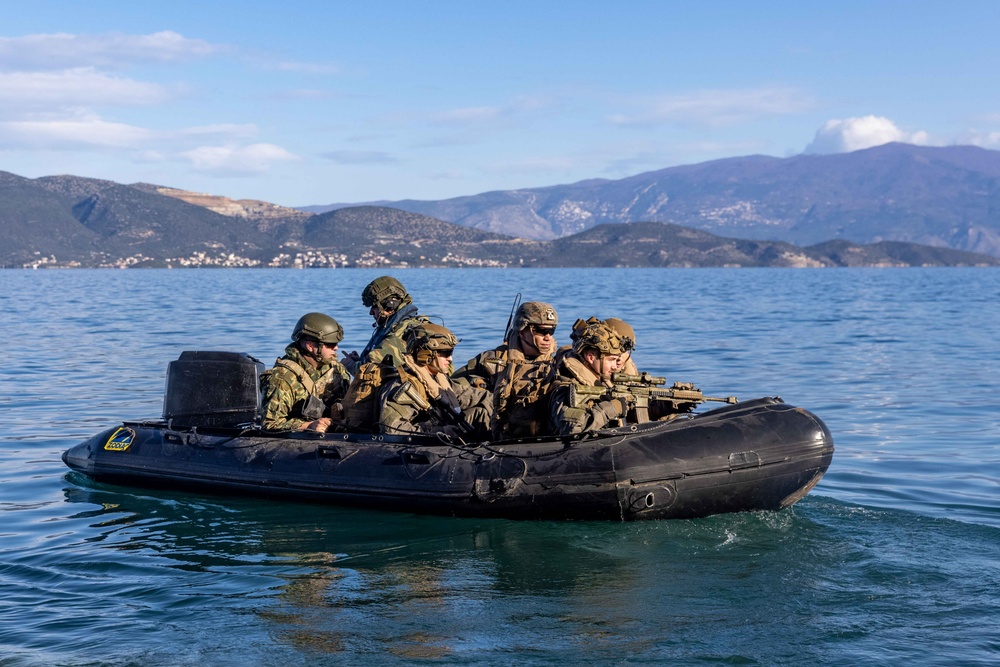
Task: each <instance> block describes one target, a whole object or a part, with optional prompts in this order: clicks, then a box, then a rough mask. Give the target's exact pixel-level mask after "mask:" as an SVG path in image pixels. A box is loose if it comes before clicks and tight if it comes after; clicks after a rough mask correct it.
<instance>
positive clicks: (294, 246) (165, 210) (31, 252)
mask: <svg viewBox="0 0 1000 667" xmlns="http://www.w3.org/2000/svg"><path fill="white" fill-rule="evenodd" d="M591 185H594V184H593V183H591ZM0 266H8V267H18V266H114V267H129V266H289V267H330V266H333V267H386V268H389V267H396V266H508V267H549V266H556V267H558V266H579V267H588V266H632V267H672V266H676V267H685V266H789V267H792V266H794V267H810V266H816V267H819V266H1000V258H996V257H989V256H985V255H978V254H974V253H969V252H964V251H959V250H954V249H950V248H941V247H930V246H922V245H917V244H912V243H905V242H882V243H876V244H871V245H859V244H855V243H851V242H848V241H846V240H843V239H840V240H832V241H826V242H824V243H821V244H818V245H813V246H810V247H799V246H796V245H793V244H791V243H788V242H784V241H767V240H759V239H758V240H754V239H745V238H744V239H739V238H727V237H724V236H719V235H716V234H712V233H710V232H707V231H704V230H699V229H692V228H690V227H683V226H678V225H674V224H669V223H658V222H634V223H630V224H610V223H609V224H602V225H598V226H596V227H592V228H590V229H587V230H585V231H583V232H580V233H577V234H573V235H569V236H565V237H563V238H559V239H554V240H550V241H540V240H532V239H525V238H515V237H511V236H506V235H502V234H497V233H494V232H490V231H484V230H480V229H475V228H472V227H465V226H461V225H456V224H453V223H450V222H444V221H442V220H438V219H436V218H433V217H429V216H427V215H423V214H420V213H413V212H409V211H403V210H399V209H394V208H386V207H379V206H360V207H351V208H341V209H337V210H334V211H330V212H327V213H323V214H319V215H311V214H307V213H303V212H301V211H289V210H288V209H282V208H281V207H277V206H274V205H271V204H267V203H266V202H259V201H252V200H241V201H239V202H236V201H233V200H229V199H226V198H224V197H215V196H212V195H204V194H198V193H189V192H184V191H179V190H175V189H172V188H166V187H163V186H156V185H149V184H136V185H121V184H118V183H114V182H111V181H103V180H97V179H88V178H80V177H76V176H50V177H45V178H38V179H26V178H22V177H20V176H16V175H14V174H8V173H4V172H0Z"/></svg>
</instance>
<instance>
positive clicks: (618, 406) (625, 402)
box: [608, 394, 635, 415]
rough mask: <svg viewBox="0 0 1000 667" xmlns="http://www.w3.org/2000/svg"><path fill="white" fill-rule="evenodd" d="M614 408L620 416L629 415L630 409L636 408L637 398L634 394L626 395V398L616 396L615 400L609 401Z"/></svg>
mask: <svg viewBox="0 0 1000 667" xmlns="http://www.w3.org/2000/svg"><path fill="white" fill-rule="evenodd" d="M608 403H611V404H612V405H613V406H614V409H615V410H616V411H617V414H618V415H624V414H627V413H628V411H629V409H631V408H634V407H635V396H633V395H632V394H625V395H624V396H616V397H615V398H613V399H611V400H610V401H608Z"/></svg>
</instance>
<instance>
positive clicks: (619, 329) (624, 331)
mask: <svg viewBox="0 0 1000 667" xmlns="http://www.w3.org/2000/svg"><path fill="white" fill-rule="evenodd" d="M604 323H605V324H607V325H608V326H609V327H611V328H612V329H614V330H615V332H616V333H617V334H618V335H619V336H621V337H622V340H624V341H629V342H630V343H631V344H630V345H629V350H634V349H635V329H633V328H632V325H630V324H629V323H628V322H626V321H625V320H620V319H618V318H617V317H609V318H608V319H606V320H604Z"/></svg>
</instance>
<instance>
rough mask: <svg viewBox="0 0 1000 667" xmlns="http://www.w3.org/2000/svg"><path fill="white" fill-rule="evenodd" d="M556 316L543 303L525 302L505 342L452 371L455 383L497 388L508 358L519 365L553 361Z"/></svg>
mask: <svg viewBox="0 0 1000 667" xmlns="http://www.w3.org/2000/svg"><path fill="white" fill-rule="evenodd" d="M558 324H559V316H558V315H557V314H556V310H555V308H553V307H552V306H550V305H549V304H547V303H544V302H542V301H526V302H524V303H522V304H521V305H520V307H519V308H518V309H517V313H515V315H514V321H513V324H512V326H511V329H510V332H509V333H508V335H507V340H506V341H504V342H503V343H501V344H500V345H499V346H497V347H495V348H493V349H492V350H486V351H485V352H481V353H479V354H477V355H476V356H475V357H473V358H472V359H470V360H469V362H468V363H467V364H465V366H463V367H461V368H459V369H458V370H457V371H455V372H454V373H453V374H452V376H451V379H452V380H453V381H454V382H458V383H463V384H470V385H473V386H476V387H483V388H485V389H487V390H488V391H491V392H492V391H493V390H494V389H495V388H496V385H497V380H498V379H499V377H500V374H501V372H502V371H503V370H504V368H505V367H506V366H507V362H508V360H509V359H510V358H511V357H514V358H516V359H517V360H518V361H524V360H528V361H533V360H535V359H539V358H549V359H551V358H552V355H553V354H554V353H555V351H556V338H555V334H556V326H558Z"/></svg>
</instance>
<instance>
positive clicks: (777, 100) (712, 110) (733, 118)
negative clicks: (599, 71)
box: [610, 86, 813, 127]
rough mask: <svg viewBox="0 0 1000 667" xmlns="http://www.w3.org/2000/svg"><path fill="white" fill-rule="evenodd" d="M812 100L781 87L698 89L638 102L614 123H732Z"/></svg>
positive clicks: (614, 118)
mask: <svg viewBox="0 0 1000 667" xmlns="http://www.w3.org/2000/svg"><path fill="white" fill-rule="evenodd" d="M812 104H813V103H812V100H810V99H809V98H808V97H806V96H804V95H802V94H801V93H799V92H798V91H797V90H795V89H793V88H788V87H782V86H771V87H764V88H753V89H744V90H698V91H694V92H691V93H686V94H683V95H665V96H661V97H657V98H654V99H652V100H650V101H646V102H643V103H641V106H643V107H646V108H645V109H642V110H640V111H636V112H634V113H630V114H615V115H612V116H611V117H610V121H611V122H612V123H614V124H615V125H622V126H637V127H651V126H656V125H666V124H677V125H707V126H710V127H718V126H723V125H735V124H739V123H744V122H747V121H751V120H754V119H757V118H763V117H769V116H781V115H787V114H793V113H799V112H801V111H805V110H807V109H809V108H810V107H811V106H812Z"/></svg>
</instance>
